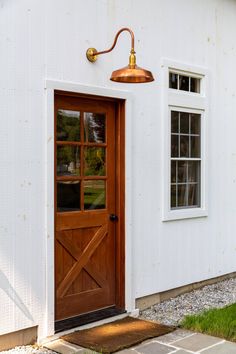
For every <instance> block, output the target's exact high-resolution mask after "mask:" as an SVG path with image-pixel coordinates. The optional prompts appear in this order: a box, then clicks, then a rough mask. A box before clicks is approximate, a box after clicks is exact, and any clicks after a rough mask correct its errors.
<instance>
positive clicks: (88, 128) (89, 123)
mask: <svg viewBox="0 0 236 354" xmlns="http://www.w3.org/2000/svg"><path fill="white" fill-rule="evenodd" d="M105 123H106V122H105V114H99V113H88V112H86V113H85V114H84V135H85V137H84V139H85V141H89V142H96V143H104V142H105Z"/></svg>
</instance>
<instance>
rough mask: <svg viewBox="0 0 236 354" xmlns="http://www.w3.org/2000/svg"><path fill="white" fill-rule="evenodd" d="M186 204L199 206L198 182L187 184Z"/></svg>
mask: <svg viewBox="0 0 236 354" xmlns="http://www.w3.org/2000/svg"><path fill="white" fill-rule="evenodd" d="M188 189H189V195H188V205H189V206H196V207H200V188H199V184H198V183H197V184H189V186H188Z"/></svg>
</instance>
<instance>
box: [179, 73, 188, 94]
mask: <svg viewBox="0 0 236 354" xmlns="http://www.w3.org/2000/svg"><path fill="white" fill-rule="evenodd" d="M179 89H180V90H182V91H189V77H188V76H184V75H179Z"/></svg>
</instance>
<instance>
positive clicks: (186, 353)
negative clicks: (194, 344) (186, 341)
mask: <svg viewBox="0 0 236 354" xmlns="http://www.w3.org/2000/svg"><path fill="white" fill-rule="evenodd" d="M189 353H190V352H186V350H183V349H180V350H177V352H174V354H189Z"/></svg>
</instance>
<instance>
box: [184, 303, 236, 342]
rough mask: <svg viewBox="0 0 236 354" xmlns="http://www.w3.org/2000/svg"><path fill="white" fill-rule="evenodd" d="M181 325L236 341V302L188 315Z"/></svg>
mask: <svg viewBox="0 0 236 354" xmlns="http://www.w3.org/2000/svg"><path fill="white" fill-rule="evenodd" d="M180 327H183V328H186V329H190V330H192V331H196V332H201V333H205V334H209V335H211V336H216V337H220V338H225V339H227V340H230V341H232V342H236V304H233V305H230V306H227V307H224V308H222V309H212V310H208V311H204V312H202V313H201V314H198V315H190V316H186V317H185V318H184V320H183V321H182V322H181V324H180Z"/></svg>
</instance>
